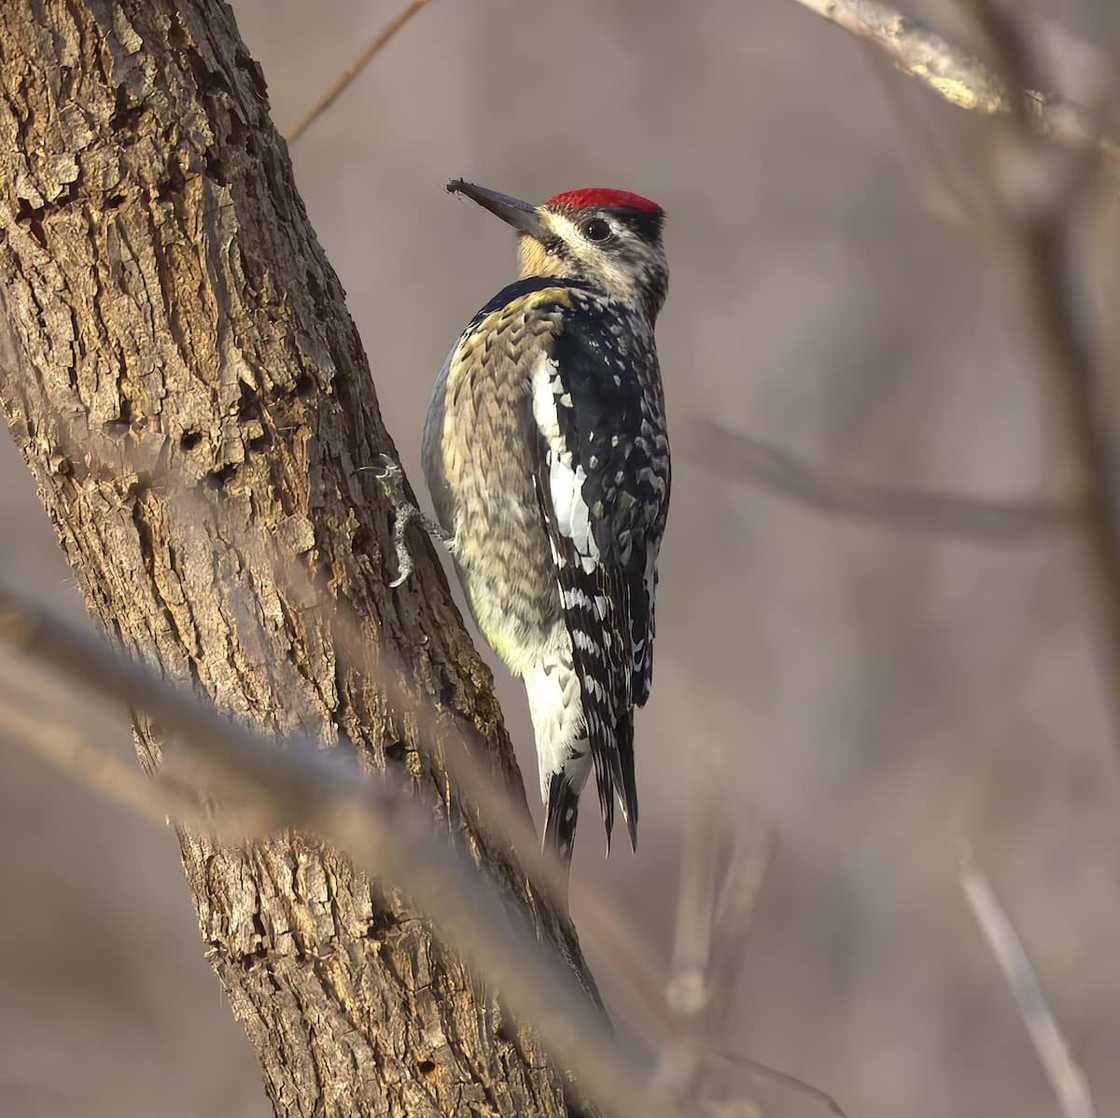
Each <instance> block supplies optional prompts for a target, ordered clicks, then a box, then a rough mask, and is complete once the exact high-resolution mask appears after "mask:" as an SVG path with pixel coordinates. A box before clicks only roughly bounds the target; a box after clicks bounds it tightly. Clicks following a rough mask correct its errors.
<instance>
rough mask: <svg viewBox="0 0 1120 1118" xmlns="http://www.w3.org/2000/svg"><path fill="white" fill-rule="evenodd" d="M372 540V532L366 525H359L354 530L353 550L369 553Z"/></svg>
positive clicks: (351, 543) (351, 541)
mask: <svg viewBox="0 0 1120 1118" xmlns="http://www.w3.org/2000/svg"><path fill="white" fill-rule="evenodd" d="M371 538H372V537H371V533H370V530H369V529H368V528H367V527H366V526H365V525H364V524H362V525H359V526H358V527H357V528H355V529H354V534H353V535H352V536H351V537H350V548H351V550H352V551H363V552H368V551H369V542H370V539H371Z"/></svg>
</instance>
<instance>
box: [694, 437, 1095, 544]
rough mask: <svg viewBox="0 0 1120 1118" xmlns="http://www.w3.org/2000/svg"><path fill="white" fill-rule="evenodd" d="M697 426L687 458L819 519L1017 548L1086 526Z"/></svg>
mask: <svg viewBox="0 0 1120 1118" xmlns="http://www.w3.org/2000/svg"><path fill="white" fill-rule="evenodd" d="M697 426H698V432H697V435H696V437H694V438H692V439H690V440H689V442H688V444H687V445H688V449H687V451H686V453H688V454H689V455H690V457H694V458H697V459H698V460H699V461H701V462H702V463H704V464H705V465H709V466H713V467H715V468H718V469H719V471H720V472H721V473H722V474H723V475H724V476H740V477H744V478H746V479H747V480H748V481H750V482H753V483H755V484H758V485H761V486H762V487H764V488H765V489H768V490H770V491H771V492H773V493H776V494H777V495H778V496H780V497H783V498H785V499H787V500H792V501H796V502H798V503H799V504H803V505H806V506H808V507H809V508H813V509H816V510H818V511H820V512H826V513H833V514H836V515H839V516H847V517H851V518H854V519H858V520H868V521H874V522H875V523H878V524H883V525H886V526H889V527H892V528H904V529H911V530H915V531H920V532H931V533H935V534H938V535H945V536H954V537H959V538H961V539H967V540H975V541H977V542H981V543H991V544H1010V543H1020V542H1023V541H1028V540H1033V539H1037V538H1041V537H1046V536H1049V535H1052V534H1053V533H1055V532H1057V531H1062V530H1065V529H1069V528H1071V527H1076V526H1078V525H1083V524H1084V523H1085V511H1086V509H1085V506H1084V505H1082V504H1081V503H1079V502H1075V501H1048V500H1044V499H1023V500H1018V499H1016V500H1006V501H1002V500H984V499H981V498H977V497H966V496H962V495H960V494H955V493H937V492H930V491H928V490H921V489H912V488H909V487H905V486H891V485H882V484H879V483H877V482H863V481H855V480H854V479H852V478H845V477H841V476H838V475H836V474H835V473H834V472H832V471H831V470H829V471H828V472H826V471H825V470H824V469H823V468H821V467H817V466H811V465H809V464H807V463H805V462H802V461H801V460H799V459H798V458H795V457H794V456H793V455H791V454H789V453H788V452H786V451H784V450H778V449H777V448H776V447H773V446H770V445H769V444H767V443H764V442H761V441H759V440H758V439H755V438H752V437H751V436H750V435H745V434H742V433H740V432H734V431H731V430H729V429H728V428H726V427H724V426H723V425H722V424H720V423H717V422H715V421H712V420H705V421H702V422H701V423H699V424H698V425H697Z"/></svg>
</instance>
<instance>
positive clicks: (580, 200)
mask: <svg viewBox="0 0 1120 1118" xmlns="http://www.w3.org/2000/svg"><path fill="white" fill-rule="evenodd" d="M545 205H546V206H564V207H566V208H567V209H570V210H583V209H589V208H592V207H596V208H597V207H599V206H618V207H619V208H621V209H627V210H641V211H642V212H644V213H653V212H655V211H657V210H660V209H661V207H660V206H659V205H658V204H657V203H656V202H651V201H650V200H649V199H648V198H643V197H642V196H641V195H640V194H631V193H630V191H629V190H608V189H606V188H605V187H601V186H589V187H585V188H584V189H583V190H566V191H564V193H563V194H554V195H553V196H552V197H551V198H549V199H548V201H546V202H545Z"/></svg>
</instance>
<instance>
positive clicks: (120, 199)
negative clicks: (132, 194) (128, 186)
mask: <svg viewBox="0 0 1120 1118" xmlns="http://www.w3.org/2000/svg"><path fill="white" fill-rule="evenodd" d="M123 205H124V195H123V194H113V195H111V196H110V197H108V198H106V199H105V212H106V213H108V212H109V211H110V210H117V209H120V207H121V206H123Z"/></svg>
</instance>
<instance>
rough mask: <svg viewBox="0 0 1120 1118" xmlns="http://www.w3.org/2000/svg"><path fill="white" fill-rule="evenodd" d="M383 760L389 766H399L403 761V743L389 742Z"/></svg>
mask: <svg viewBox="0 0 1120 1118" xmlns="http://www.w3.org/2000/svg"><path fill="white" fill-rule="evenodd" d="M385 760H386V761H387V762H388V763H389V764H393V765H399V764H400V763H401V762H402V761H403V760H404V742H403V741H391V742H389V743H387V744H386V746H385Z"/></svg>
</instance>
